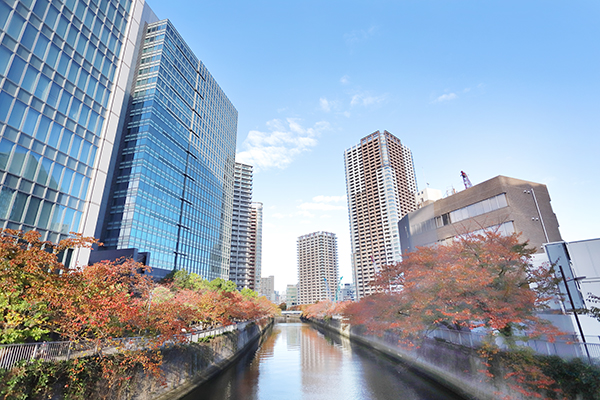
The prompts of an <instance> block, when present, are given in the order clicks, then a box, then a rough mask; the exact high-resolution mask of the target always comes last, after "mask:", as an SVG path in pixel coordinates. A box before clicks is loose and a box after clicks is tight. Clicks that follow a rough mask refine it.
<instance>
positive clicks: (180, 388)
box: [124, 319, 273, 400]
mask: <svg viewBox="0 0 600 400" xmlns="http://www.w3.org/2000/svg"><path fill="white" fill-rule="evenodd" d="M272 327H273V320H272V319H268V320H267V319H265V320H262V321H258V322H251V323H248V324H247V325H246V326H245V327H243V328H239V329H238V330H235V331H232V332H228V333H225V334H223V335H220V336H216V337H214V338H212V339H211V340H210V342H208V343H202V342H200V343H190V344H186V345H182V346H177V347H173V348H170V349H167V350H165V351H163V355H164V358H163V364H162V369H163V371H164V374H165V379H166V386H161V385H160V382H157V381H155V380H154V379H153V378H152V377H150V376H147V375H143V374H140V376H137V377H136V378H137V379H135V384H133V385H132V387H131V388H130V390H129V393H128V394H127V395H128V397H124V398H127V399H132V400H167V399H168V400H173V399H180V398H182V397H183V396H185V395H186V394H187V393H189V392H191V391H192V390H194V389H195V388H196V387H198V386H199V385H201V384H202V383H204V382H206V381H208V380H209V379H211V378H212V377H213V376H215V375H216V374H218V373H219V372H221V371H222V370H223V369H225V368H227V367H228V366H229V365H230V364H231V363H233V362H234V361H235V360H237V359H238V358H239V357H240V356H241V355H242V354H244V353H245V351H246V350H248V349H249V348H250V347H251V346H252V345H253V344H254V343H256V341H259V340H262V338H263V337H264V336H265V335H266V334H268V333H269V332H270V330H271V328H272Z"/></svg>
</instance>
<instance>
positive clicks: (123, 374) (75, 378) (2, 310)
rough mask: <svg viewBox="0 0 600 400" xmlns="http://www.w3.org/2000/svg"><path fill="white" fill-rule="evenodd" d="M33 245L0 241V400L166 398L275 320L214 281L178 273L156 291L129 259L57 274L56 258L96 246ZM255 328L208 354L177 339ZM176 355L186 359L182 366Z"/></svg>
mask: <svg viewBox="0 0 600 400" xmlns="http://www.w3.org/2000/svg"><path fill="white" fill-rule="evenodd" d="M39 239H40V235H39V233H37V232H35V231H30V232H26V233H22V232H19V231H14V230H3V231H1V232H0V366H1V368H5V369H4V370H2V369H0V399H21V400H24V399H47V398H56V399H59V398H60V399H67V400H76V399H94V398H97V399H102V398H106V399H109V398H111V399H112V398H114V399H125V398H133V397H134V395H141V394H144V395H146V394H148V395H150V394H152V393H161V392H162V391H163V389H159V387H160V386H161V385H162V386H165V385H166V387H167V388H170V389H173V388H174V387H176V386H178V385H180V384H182V383H183V382H184V381H186V380H187V379H193V378H194V377H193V374H195V373H196V372H198V371H201V370H202V369H203V368H205V367H207V368H208V367H210V366H211V365H213V364H215V365H217V366H218V365H220V363H221V362H222V361H223V360H225V359H227V358H229V357H231V356H232V355H235V354H236V352H238V351H240V350H242V349H243V348H244V346H245V344H246V341H249V340H253V339H254V338H256V337H259V336H260V332H262V330H263V328H264V324H266V321H267V320H269V317H272V316H273V315H274V314H275V313H276V311H277V310H276V306H275V305H274V304H273V303H271V302H270V301H268V300H267V299H266V298H264V297H259V296H258V294H257V293H256V292H254V291H252V290H249V289H242V290H241V291H237V290H236V286H235V284H234V283H233V282H230V281H225V280H223V279H215V280H213V281H210V282H209V281H206V280H204V279H202V278H201V277H200V276H198V275H196V274H193V273H192V274H190V273H187V272H186V271H183V270H179V271H174V273H173V274H172V276H169V277H167V279H165V280H163V281H161V282H159V283H156V282H154V281H152V280H151V279H150V277H149V275H148V274H147V273H146V272H147V269H146V267H145V266H143V265H141V264H139V263H136V262H133V261H132V260H131V259H124V260H118V261H116V262H99V263H96V264H93V265H87V266H81V267H79V266H75V267H73V268H67V267H65V266H64V265H63V264H62V263H60V262H59V261H58V260H59V256H60V254H64V253H65V252H68V251H69V250H71V249H74V248H78V247H79V248H80V247H84V248H89V247H90V246H91V245H92V244H94V243H96V241H95V240H94V239H92V238H84V237H81V236H75V237H74V238H71V239H67V240H63V241H61V242H60V243H58V244H55V243H50V242H44V241H40V240H39ZM256 320H263V321H265V322H261V323H254V324H249V325H243V326H242V328H243V329H238V330H236V333H230V334H227V335H225V336H223V337H220V338H218V339H213V340H211V342H210V343H209V345H208V346H206V345H204V344H195V343H190V337H189V335H187V333H188V332H198V331H203V330H207V329H211V328H212V327H215V326H224V327H228V326H232V325H234V324H236V322H239V321H256ZM238 326H239V325H238ZM253 329H257V331H253ZM257 335H258V336H257ZM192 336H193V337H194V336H195V337H197V335H192ZM116 338H118V339H116ZM192 342H193V340H192ZM213 342H214V343H213ZM58 349H60V351H59V350H58ZM178 349H180V350H178ZM29 350H32V351H29ZM178 352H184V353H187V352H189V353H190V354H194V357H195V358H193V359H192V360H191V361H186V360H187V359H183V358H182V356H180V355H177V354H179V353H178ZM173 358H174V359H176V360H178V361H177V362H178V363H187V362H191V363H192V364H190V365H191V367H189V368H191V370H192V371H193V374H192V375H190V376H187V377H185V376H184V375H185V374H183V373H182V374H179V372H178V370H177V369H178V368H179V367H177V366H170V365H174V364H172V363H171V361H170V360H172V359H173ZM170 363H171V364H170ZM194 363H195V364H194ZM182 365H188V364H182ZM182 368H187V367H185V366H184V367H182ZM178 374H179V375H178ZM173 376H175V377H176V378H173ZM143 377H144V378H143ZM140 385H141V386H140ZM144 398H151V397H144Z"/></svg>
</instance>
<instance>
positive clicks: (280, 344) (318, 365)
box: [184, 323, 461, 400]
mask: <svg viewBox="0 0 600 400" xmlns="http://www.w3.org/2000/svg"><path fill="white" fill-rule="evenodd" d="M203 399H210V400H221V399H223V400H225V399H228V400H237V399H248V400H259V399H260V400H267V399H285V400H325V399H336V400H337V399H348V400H355V399H356V400H362V399H373V400H379V399H407V400H436V399H440V400H446V399H448V400H450V399H461V397H458V396H456V395H453V394H452V393H446V390H445V389H444V388H442V387H440V386H439V385H437V384H435V383H433V382H431V381H429V380H426V379H424V378H421V377H420V376H418V375H416V374H414V373H413V372H411V371H410V370H408V369H406V368H405V367H404V366H403V365H401V364H399V363H397V362H394V361H392V360H390V359H388V358H386V357H384V356H382V355H381V354H379V353H377V352H374V351H371V350H369V349H366V348H365V347H362V346H360V345H356V344H352V343H350V341H349V340H348V339H347V338H344V337H341V336H340V335H336V334H332V333H330V332H324V331H320V330H318V329H317V328H316V327H313V326H312V325H310V324H304V323H283V324H276V325H275V326H274V327H273V332H272V333H271V334H270V335H269V336H268V337H267V338H266V339H265V340H264V341H263V343H262V345H261V346H260V347H258V346H256V347H255V348H253V349H251V350H250V351H249V352H248V353H247V354H246V355H244V356H243V357H241V358H240V359H239V360H238V361H237V362H236V363H235V364H234V365H232V366H231V367H230V368H228V369H226V370H225V371H223V373H221V374H220V375H218V376H217V377H215V378H214V379H212V380H211V381H209V382H207V383H205V384H204V385H202V386H200V387H198V388H197V389H196V390H195V391H194V392H192V393H190V394H189V395H187V396H186V397H185V398H184V400H203Z"/></svg>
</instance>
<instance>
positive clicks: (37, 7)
mask: <svg viewBox="0 0 600 400" xmlns="http://www.w3.org/2000/svg"><path fill="white" fill-rule="evenodd" d="M143 6H144V5H143V2H140V1H134V3H132V1H131V0H121V1H118V0H89V1H81V0H67V1H64V2H63V1H56V0H54V1H47V0H23V1H14V0H0V87H1V91H0V184H1V189H0V228H12V229H21V230H31V229H37V230H38V231H40V232H41V233H42V239H47V240H52V241H56V240H59V239H62V238H65V237H67V236H68V234H69V232H71V231H75V232H83V233H86V234H88V235H93V234H94V229H95V225H96V222H97V218H98V212H97V211H98V204H97V202H98V196H94V193H95V191H97V190H98V189H99V188H100V190H101V188H102V187H103V186H104V181H103V177H105V175H106V171H107V169H108V160H109V159H110V154H111V150H112V140H113V139H112V138H114V134H115V133H114V126H117V125H118V120H119V118H120V114H121V113H120V108H121V106H122V104H123V98H124V93H125V90H123V89H122V86H123V85H125V84H126V83H118V82H117V81H118V80H119V79H120V77H122V76H125V77H127V76H128V75H129V65H130V64H131V60H125V59H124V58H123V56H122V54H124V53H126V51H125V48H126V47H129V48H132V47H134V46H135V44H134V43H133V42H132V41H131V40H128V36H130V35H132V34H133V36H136V33H135V32H136V29H138V28H139V16H140V15H141V10H142V8H143ZM134 7H137V10H138V22H136V23H135V24H134V25H135V26H134V27H132V24H131V21H132V15H131V14H130V12H131V11H132V10H133V9H134ZM134 41H135V40H134ZM129 53H131V52H129ZM124 81H126V79H125V80H124ZM108 126H112V127H113V129H112V131H111V129H109V128H108ZM94 199H95V200H94ZM94 203H96V204H94ZM86 226H87V229H86Z"/></svg>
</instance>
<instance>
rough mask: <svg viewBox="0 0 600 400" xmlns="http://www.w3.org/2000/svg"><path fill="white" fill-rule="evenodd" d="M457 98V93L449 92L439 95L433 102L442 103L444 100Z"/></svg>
mask: <svg viewBox="0 0 600 400" xmlns="http://www.w3.org/2000/svg"><path fill="white" fill-rule="evenodd" d="M457 98H458V95H457V94H456V93H447V94H443V95H441V96H439V97H438V98H437V99H435V100H434V101H433V103H441V102H443V101H450V100H455V99H457Z"/></svg>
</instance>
